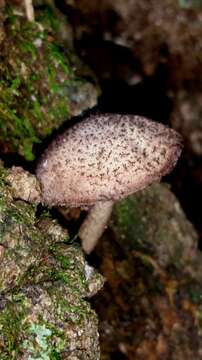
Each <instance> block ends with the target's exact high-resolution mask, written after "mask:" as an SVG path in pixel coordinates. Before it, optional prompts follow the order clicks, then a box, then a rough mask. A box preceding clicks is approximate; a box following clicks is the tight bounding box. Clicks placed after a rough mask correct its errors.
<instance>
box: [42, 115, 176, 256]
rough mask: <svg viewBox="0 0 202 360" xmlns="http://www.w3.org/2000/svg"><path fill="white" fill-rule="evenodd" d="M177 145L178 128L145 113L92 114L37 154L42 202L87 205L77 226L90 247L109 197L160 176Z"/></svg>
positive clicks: (112, 198)
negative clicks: (85, 213) (137, 114)
mask: <svg viewBox="0 0 202 360" xmlns="http://www.w3.org/2000/svg"><path fill="white" fill-rule="evenodd" d="M181 148H182V139H181V136H180V135H179V134H178V133H177V132H176V131H174V130H173V129H170V128H168V127H167V126H164V125H162V124H159V123H156V122H154V121H152V120H149V119H146V118H144V117H141V116H134V115H118V114H104V115H102V114H101V115H92V116H90V117H88V118H86V119H85V120H83V121H82V122H80V123H78V124H75V125H74V126H73V127H71V128H69V129H67V130H66V131H65V132H64V133H63V134H61V135H59V136H57V137H56V139H55V140H54V141H53V142H52V143H51V144H50V145H49V147H48V148H47V149H46V150H45V152H44V154H43V155H42V157H41V158H40V159H39V162H38V165H37V169H36V175H37V178H38V180H39V182H40V183H41V187H42V198H43V203H44V204H45V205H48V206H65V207H67V206H68V207H87V208H90V213H89V215H88V216H87V218H86V220H84V223H83V224H82V225H81V228H80V230H79V236H80V238H81V241H82V247H83V249H84V251H85V252H86V253H90V252H91V251H92V249H93V248H94V246H95V244H96V242H97V240H98V238H99V237H100V236H101V234H102V232H103V231H104V228H105V227H106V224H107V221H108V219H109V216H110V214H111V210H112V206H113V202H114V201H116V200H119V199H122V198H125V197H126V196H128V195H129V194H131V193H134V192H136V191H139V190H141V189H143V188H145V187H146V186H147V185H149V184H151V183H152V182H155V181H160V179H161V177H162V176H164V175H166V174H168V173H169V172H170V171H171V170H172V169H173V167H174V166H175V164H176V161H177V159H178V157H179V155H180V153H181Z"/></svg>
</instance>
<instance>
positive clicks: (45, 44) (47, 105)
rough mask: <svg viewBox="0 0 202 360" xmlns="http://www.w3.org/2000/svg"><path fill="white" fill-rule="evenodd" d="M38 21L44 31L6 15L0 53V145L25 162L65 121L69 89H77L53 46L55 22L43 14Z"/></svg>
mask: <svg viewBox="0 0 202 360" xmlns="http://www.w3.org/2000/svg"><path fill="white" fill-rule="evenodd" d="M47 19H48V20H47ZM41 21H43V26H44V27H42V24H40V25H39V23H31V22H27V21H25V20H23V18H21V17H18V16H13V15H12V13H9V15H8V17H7V21H6V32H7V34H6V39H5V41H3V42H2V44H1V47H0V54H1V55H0V79H1V80H0V143H1V144H3V145H4V146H5V147H6V151H11V152H18V153H19V154H20V155H23V156H24V157H25V158H26V159H27V160H33V159H34V151H33V145H34V144H39V143H40V142H41V141H42V139H43V138H44V137H45V136H47V135H48V134H50V133H51V132H52V130H53V129H54V128H57V127H58V126H59V125H60V124H61V123H62V122H63V121H64V120H66V119H68V118H70V117H71V113H70V97H71V91H72V90H71V89H72V87H73V88H74V87H76V88H77V89H78V88H79V86H80V84H79V81H80V78H79V77H78V76H77V75H76V74H75V72H74V70H73V68H74V65H75V64H72V62H70V60H69V58H71V55H70V54H68V56H69V58H68V57H67V55H64V53H63V52H62V50H61V47H59V46H58V45H57V43H56V42H55V40H54V31H56V28H57V19H55V17H54V15H53V14H52V13H51V12H50V10H49V11H47V12H45V14H44V17H41ZM51 26H52V27H53V28H52V29H51V28H50V27H51Z"/></svg>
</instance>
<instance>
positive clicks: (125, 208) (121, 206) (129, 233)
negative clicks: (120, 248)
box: [111, 197, 146, 250]
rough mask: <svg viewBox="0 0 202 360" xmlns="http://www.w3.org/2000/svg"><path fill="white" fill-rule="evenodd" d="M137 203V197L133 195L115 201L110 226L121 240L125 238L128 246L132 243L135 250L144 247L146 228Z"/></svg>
mask: <svg viewBox="0 0 202 360" xmlns="http://www.w3.org/2000/svg"><path fill="white" fill-rule="evenodd" d="M138 205H139V204H138V199H136V198H135V197H129V198H127V199H125V200H122V201H120V202H118V203H116V204H115V206H114V210H113V221H112V222H111V227H112V228H113V229H114V232H115V235H118V237H120V239H121V241H123V242H124V239H125V240H127V241H128V242H129V244H128V246H131V244H132V247H134V248H136V249H137V250H143V249H145V245H144V241H145V238H146V229H145V226H144V224H143V222H142V214H141V209H140V207H139V206H138Z"/></svg>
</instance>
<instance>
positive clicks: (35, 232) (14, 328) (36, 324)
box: [0, 164, 102, 360]
mask: <svg viewBox="0 0 202 360" xmlns="http://www.w3.org/2000/svg"><path fill="white" fill-rule="evenodd" d="M7 179H9V170H5V169H4V168H3V166H2V164H1V165H0V258H1V262H0V330H1V331H0V354H1V355H0V358H1V360H11V359H12V360H28V359H29V360H31V359H38V360H39V359H40V360H41V359H44V360H46V359H47V360H49V359H51V360H53V359H54V360H56V359H57V360H59V359H61V360H63V359H67V358H72V359H81V358H82V359H99V343H98V332H97V317H96V314H95V312H94V311H93V310H92V309H91V307H90V305H89V303H88V302H87V301H86V300H85V298H86V297H88V296H90V295H92V293H93V292H95V288H96V287H97V289H98V288H99V287H100V286H101V284H102V278H101V277H100V276H99V275H98V274H96V273H95V272H94V271H93V269H92V268H91V271H90V272H89V266H88V264H87V263H86V262H85V259H84V257H83V254H82V252H81V249H80V247H79V246H78V245H70V244H68V240H69V238H68V233H67V231H66V230H64V229H62V228H61V227H60V226H59V225H58V224H57V223H56V222H55V221H54V220H51V219H50V217H49V216H48V214H45V213H42V214H41V215H40V217H39V218H36V205H31V204H29V203H28V202H25V201H22V200H14V199H13V197H12V186H11V185H10V184H9V183H8V182H7ZM13 181H14V179H13ZM14 187H16V186H14ZM89 274H90V275H89ZM92 284H93V287H94V290H93V291H92Z"/></svg>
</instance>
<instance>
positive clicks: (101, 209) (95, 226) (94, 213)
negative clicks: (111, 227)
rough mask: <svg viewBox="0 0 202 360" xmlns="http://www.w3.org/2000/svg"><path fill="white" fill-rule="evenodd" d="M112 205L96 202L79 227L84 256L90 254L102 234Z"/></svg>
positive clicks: (110, 203) (111, 203)
mask: <svg viewBox="0 0 202 360" xmlns="http://www.w3.org/2000/svg"><path fill="white" fill-rule="evenodd" d="M113 204H114V202H113V201H104V202H98V203H97V204H95V205H94V206H93V207H92V209H91V210H90V212H89V213H88V215H87V217H86V219H85V220H84V222H83V224H82V225H81V227H80V229H79V237H80V239H81V242H82V248H83V250H84V252H85V253H86V254H90V252H91V251H92V250H93V249H94V248H95V246H96V244H97V242H98V240H99V238H100V237H101V235H102V234H103V232H104V230H105V228H106V226H107V223H108V220H109V218H110V215H111V212H112V208H113Z"/></svg>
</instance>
